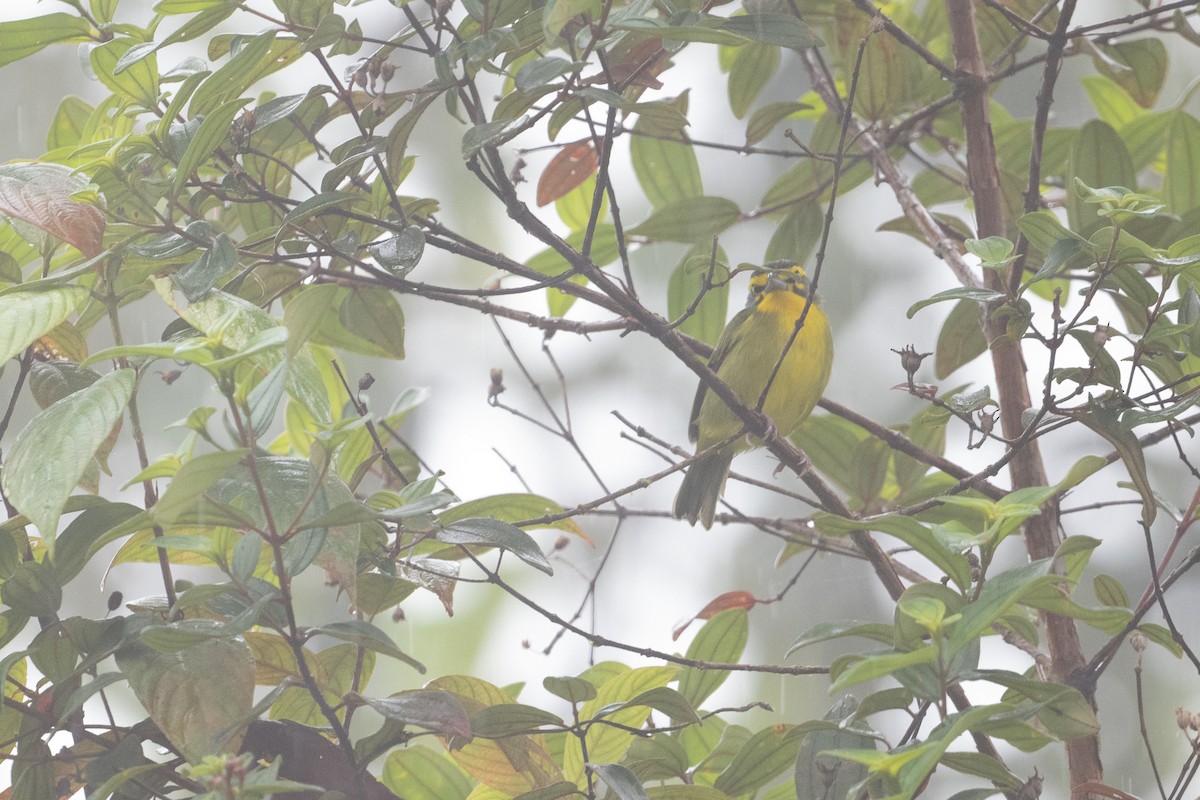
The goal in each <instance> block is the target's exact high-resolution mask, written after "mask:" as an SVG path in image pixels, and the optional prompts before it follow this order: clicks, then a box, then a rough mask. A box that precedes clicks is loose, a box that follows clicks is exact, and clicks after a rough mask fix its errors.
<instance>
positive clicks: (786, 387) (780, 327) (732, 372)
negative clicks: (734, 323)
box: [699, 290, 833, 450]
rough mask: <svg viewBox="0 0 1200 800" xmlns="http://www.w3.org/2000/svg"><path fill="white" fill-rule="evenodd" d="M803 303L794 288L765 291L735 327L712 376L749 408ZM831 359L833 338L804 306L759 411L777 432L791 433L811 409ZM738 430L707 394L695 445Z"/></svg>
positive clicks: (815, 311)
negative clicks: (801, 322)
mask: <svg viewBox="0 0 1200 800" xmlns="http://www.w3.org/2000/svg"><path fill="white" fill-rule="evenodd" d="M806 302H807V300H806V298H805V297H804V296H803V295H801V294H799V293H796V292H792V291H785V290H780V291H771V292H767V293H765V294H764V295H763V296H762V297H761V298H759V300H758V303H757V305H756V306H755V308H754V309H753V311H752V313H750V314H749V315H748V316H747V317H746V318H745V319H744V321H743V322H742V324H741V325H740V326H739V330H738V331H737V332H736V334H735V335H736V339H735V340H734V341H733V342H732V344H731V346H730V351H729V353H728V354H727V356H726V357H725V358H724V360H723V362H722V363H721V365H720V367H719V368H718V369H717V375H718V376H719V377H720V378H721V380H723V381H724V382H725V383H727V384H729V386H730V387H731V388H733V390H734V391H735V392H737V394H738V397H740V398H741V399H742V401H743V402H744V403H745V404H746V405H748V406H751V407H754V406H755V405H756V404H757V403H758V398H759V397H760V396H761V394H762V391H763V387H765V386H766V384H767V381H768V380H769V379H770V377H771V372H772V370H773V369H774V368H775V364H776V362H777V361H778V360H779V355H780V353H782V352H783V351H784V348H786V347H788V340H789V339H791V336H792V331H793V329H794V327H795V324H796V320H797V319H799V318H800V315H801V313H803V311H804V306H805V304H806ZM832 363H833V339H832V336H831V334H830V330H829V320H828V319H827V318H826V317H825V314H824V313H823V312H822V311H821V309H820V307H819V306H817V305H816V304H815V303H812V304H809V308H808V313H807V315H806V316H805V318H804V326H803V327H802V328H801V329H800V332H799V333H798V334H797V335H796V338H795V340H794V341H792V343H791V347H790V348H788V349H787V355H786V357H785V358H784V360H783V363H782V364H781V365H780V367H779V372H778V373H777V374H776V375H775V378H774V380H773V381H772V382H771V388H770V391H769V392H768V393H767V397H766V401H765V403H764V404H763V412H764V413H765V414H766V415H767V416H768V417H770V418H771V421H772V422H774V424H775V428H776V429H777V430H778V431H779V433H780V434H782V435H784V436H786V435H788V434H789V433H791V432H792V431H793V430H795V429H796V427H797V426H798V425H799V424H800V423H801V422H802V421H803V420H804V418H805V417H807V416H808V415H809V413H811V412H812V410H813V407H814V406H816V404H817V401H818V400H820V399H821V394H822V392H824V391H825V384H826V383H827V382H828V380H829V372H830V367H831V365H832ZM741 428H742V421H741V419H740V418H738V416H737V415H736V414H734V413H733V411H732V410H730V408H729V407H728V406H726V405H725V403H723V402H722V401H721V400H720V398H718V397H717V396H716V395H715V394H714V393H712V392H709V393H708V394H707V395H706V396H705V398H704V403H703V405H702V406H701V408H700V415H699V430H700V437H699V439H700V441H699V445H700V447H702V448H703V447H706V446H708V445H711V444H713V443H715V442H718V441H720V440H722V439H725V438H728V437H729V436H732V435H734V434H735V433H737V432H738V431H739V430H741ZM748 447H750V443H749V442H745V443H740V444H739V445H738V446H737V449H738V450H742V449H747V448H748Z"/></svg>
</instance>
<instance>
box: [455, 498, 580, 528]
mask: <svg viewBox="0 0 1200 800" xmlns="http://www.w3.org/2000/svg"><path fill="white" fill-rule="evenodd" d="M563 511H564V509H563V507H562V506H560V505H559V504H558V503H556V502H554V501H553V500H551V499H549V498H547V497H542V496H541V495H539V494H519V493H518V494H494V495H489V496H488V497H480V498H477V499H475V500H467V501H466V502H464V503H459V504H458V505H456V506H454V507H453V508H451V509H448V510H446V511H443V512H442V513H441V514H438V522H440V523H441V524H442V525H450V524H451V523H454V522H458V521H459V520H463V519H467V518H468V517H492V518H494V519H498V520H500V521H501V522H508V523H511V524H513V525H518V526H520V527H521V528H551V529H554V530H560V531H564V532H566V533H571V534H574V535H576V536H581V537H583V538H584V539H586V538H587V536H586V535H585V534H584V532H583V530H582V529H581V528H580V527H579V525H578V524H577V523H576V522H575V520H573V519H559V520H553V521H550V522H540V521H536V520H540V519H542V518H544V517H552V516H557V515H558V514H561V513H563ZM530 520H535V521H534V522H530Z"/></svg>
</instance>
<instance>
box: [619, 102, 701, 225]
mask: <svg viewBox="0 0 1200 800" xmlns="http://www.w3.org/2000/svg"><path fill="white" fill-rule="evenodd" d="M629 159H630V163H632V164H633V173H634V175H636V176H637V180H638V185H639V186H641V187H642V191H643V192H645V193H646V199H647V200H649V201H650V204H651V205H652V206H654V207H655V208H664V207H668V206H670V205H671V204H673V203H677V202H680V201H682V200H688V199H692V198H697V197H701V196H702V195H703V194H704V183H703V181H702V180H701V178H700V162H699V160H698V159H697V158H696V151H695V149H694V148H693V146H692V143H691V142H689V141H687V140H686V139H685V138H683V137H677V136H672V135H668V134H664V133H662V132H661V131H658V130H657V129H656V128H654V126H653V125H651V124H650V123H648V122H647V121H646V119H645V118H644V117H639V118H638V121H637V122H636V123H635V124H634V126H633V135H632V136H631V137H630V140H629Z"/></svg>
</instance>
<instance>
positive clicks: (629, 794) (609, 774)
mask: <svg viewBox="0 0 1200 800" xmlns="http://www.w3.org/2000/svg"><path fill="white" fill-rule="evenodd" d="M589 766H590V768H591V770H592V772H594V773H596V775H598V776H599V777H600V780H602V781H604V783H605V785H607V786H608V788H609V789H611V790H612V792H613V794H615V795H616V796H617V797H618V798H619V800H650V798H649V797H648V796H647V795H646V790H645V788H644V787H643V786H642V782H641V781H639V780H638V779H637V776H636V775H634V774H633V771H632V770H631V769H629V767H623V766H621V765H620V764H591V765H589Z"/></svg>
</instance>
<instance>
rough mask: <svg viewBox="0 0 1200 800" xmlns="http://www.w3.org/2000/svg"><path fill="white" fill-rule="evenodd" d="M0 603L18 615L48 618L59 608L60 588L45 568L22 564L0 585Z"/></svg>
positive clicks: (37, 565)
mask: <svg viewBox="0 0 1200 800" xmlns="http://www.w3.org/2000/svg"><path fill="white" fill-rule="evenodd" d="M4 535H7V534H4ZM0 600H3V601H4V604H5V605H6V606H8V607H9V608H12V609H13V610H14V611H17V612H19V613H21V614H26V615H28V616H31V617H48V616H51V615H52V614H54V613H55V612H57V611H58V609H59V606H61V605H62V584H61V582H60V581H59V578H58V576H56V575H55V574H54V569H53V568H52V567H51V566H50V565H49V564H46V563H43V562H40V561H23V562H21V563H20V564H18V565H17V568H16V569H15V570H13V573H12V575H10V576H9V577H8V579H7V580H6V581H4V583H3V584H0Z"/></svg>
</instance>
